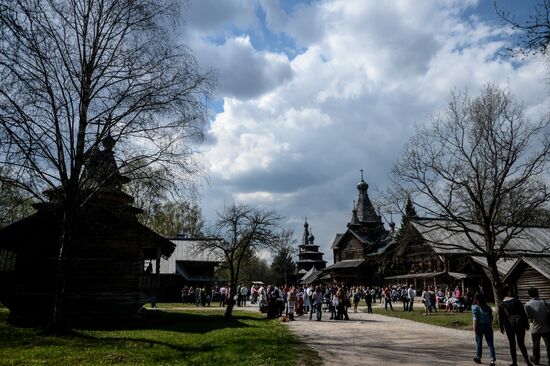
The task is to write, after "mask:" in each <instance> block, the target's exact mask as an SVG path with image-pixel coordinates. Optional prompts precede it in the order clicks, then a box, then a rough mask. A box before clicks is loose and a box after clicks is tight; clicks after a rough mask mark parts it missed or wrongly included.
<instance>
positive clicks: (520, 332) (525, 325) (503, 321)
mask: <svg viewBox="0 0 550 366" xmlns="http://www.w3.org/2000/svg"><path fill="white" fill-rule="evenodd" d="M502 295H503V296H504V301H503V302H502V304H501V305H500V307H499V311H498V319H499V324H500V332H501V333H503V334H504V332H506V336H507V337H508V342H509V343H510V355H511V356H512V361H513V362H512V365H514V366H515V365H517V358H518V357H517V353H516V340H517V345H518V347H519V349H520V350H521V354H522V355H523V359H524V360H525V362H526V363H527V365H528V366H532V363H531V361H529V355H528V354H527V348H526V347H525V331H526V330H527V329H529V321H528V320H527V314H526V313H525V309H524V307H523V304H522V303H521V302H520V301H519V300H518V299H517V298H515V297H512V289H511V288H505V289H504V291H503V292H502Z"/></svg>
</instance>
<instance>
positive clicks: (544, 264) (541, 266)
mask: <svg viewBox="0 0 550 366" xmlns="http://www.w3.org/2000/svg"><path fill="white" fill-rule="evenodd" d="M522 262H523V263H525V264H527V265H528V266H530V267H532V268H534V269H535V270H536V271H537V272H539V273H540V274H542V275H543V276H544V277H546V278H548V279H550V258H540V257H526V258H521V259H519V260H517V261H516V263H514V265H513V266H512V268H510V270H509V271H508V273H507V274H506V276H505V277H504V282H506V281H508V279H509V278H511V277H513V276H514V275H515V272H516V271H517V270H518V268H519V267H520V265H519V264H520V263H522Z"/></svg>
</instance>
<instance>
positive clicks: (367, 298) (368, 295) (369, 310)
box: [365, 288, 372, 314]
mask: <svg viewBox="0 0 550 366" xmlns="http://www.w3.org/2000/svg"><path fill="white" fill-rule="evenodd" d="M365 303H366V304H367V313H368V314H372V293H371V292H370V291H369V289H368V288H367V292H365Z"/></svg>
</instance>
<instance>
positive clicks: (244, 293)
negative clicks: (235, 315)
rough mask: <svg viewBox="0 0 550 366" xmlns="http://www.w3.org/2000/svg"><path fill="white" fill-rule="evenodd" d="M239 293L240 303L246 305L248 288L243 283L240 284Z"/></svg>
mask: <svg viewBox="0 0 550 366" xmlns="http://www.w3.org/2000/svg"><path fill="white" fill-rule="evenodd" d="M239 291H240V292H239V293H240V295H241V298H240V300H241V305H240V306H245V307H246V300H247V299H248V288H247V287H246V286H245V285H241V289H240V290H239Z"/></svg>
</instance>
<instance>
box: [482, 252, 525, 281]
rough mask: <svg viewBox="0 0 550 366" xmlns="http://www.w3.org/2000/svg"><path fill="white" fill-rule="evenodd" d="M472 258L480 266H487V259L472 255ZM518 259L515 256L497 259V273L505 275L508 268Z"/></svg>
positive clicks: (508, 270)
mask: <svg viewBox="0 0 550 366" xmlns="http://www.w3.org/2000/svg"><path fill="white" fill-rule="evenodd" d="M472 260H473V261H474V262H476V263H478V264H480V265H481V266H482V267H485V268H487V259H485V258H483V257H477V256H474V257H472ZM518 260H519V259H517V258H501V259H499V260H498V261H497V270H498V273H500V275H501V276H503V277H504V276H506V275H507V274H508V273H509V272H510V270H511V269H512V268H513V267H514V266H515V265H516V263H517V262H518Z"/></svg>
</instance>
